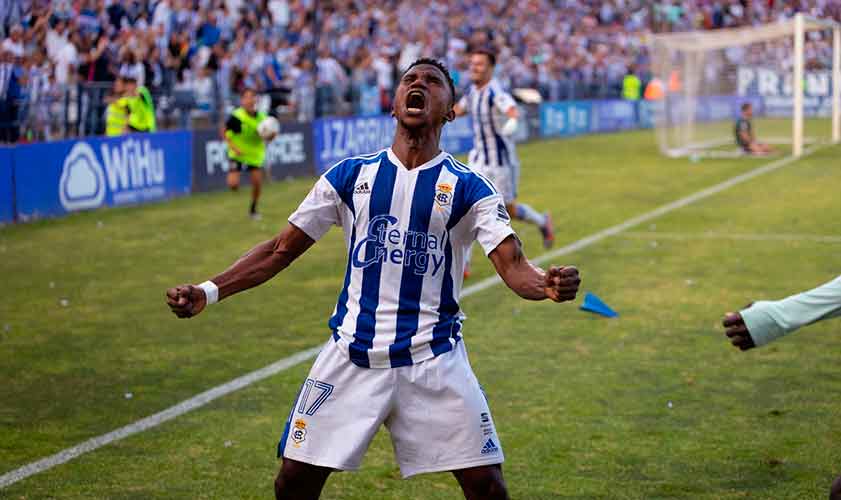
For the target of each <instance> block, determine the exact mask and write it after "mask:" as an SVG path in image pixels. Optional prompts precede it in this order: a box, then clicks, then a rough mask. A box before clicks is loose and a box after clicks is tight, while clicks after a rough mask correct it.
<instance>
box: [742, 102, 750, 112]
mask: <svg viewBox="0 0 841 500" xmlns="http://www.w3.org/2000/svg"><path fill="white" fill-rule="evenodd" d="M750 107H751V103H749V102H743V103H742V111H747V110H748V109H750Z"/></svg>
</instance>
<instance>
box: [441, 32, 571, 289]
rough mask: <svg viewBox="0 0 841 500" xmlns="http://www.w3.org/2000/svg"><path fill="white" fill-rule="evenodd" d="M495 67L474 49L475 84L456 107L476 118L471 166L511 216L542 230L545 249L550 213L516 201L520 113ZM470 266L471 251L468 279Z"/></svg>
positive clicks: (550, 238) (483, 51) (490, 56)
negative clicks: (516, 135)
mask: <svg viewBox="0 0 841 500" xmlns="http://www.w3.org/2000/svg"><path fill="white" fill-rule="evenodd" d="M495 67H496V55H495V53H494V52H493V50H491V49H488V48H474V49H472V50H471V54H470V80H471V82H472V85H471V86H470V88H469V90H468V91H467V93H466V94H464V96H462V98H461V99H459V101H458V103H457V104H456V105H455V107H454V108H453V111H455V114H456V116H464V115H467V114H470V115H473V149H472V150H471V151H470V155H469V157H468V164H469V165H470V168H473V169H475V170H477V171H478V172H480V173H481V174H482V175H484V176H485V177H487V178H488V179H490V180H491V181H492V182H493V183H494V185H496V187H497V189H498V190H499V191H500V193H501V194H502V197H503V198H504V199H505V206H506V208H507V209H508V213H510V214H513V215H514V218H516V219H518V220H522V221H526V222H530V223H532V224H534V225H536V226H537V227H538V229H540V233H541V234H542V235H543V246H544V247H545V248H549V247H551V246H552V243H553V242H554V240H555V232H554V229H553V227H552V218H551V217H550V216H549V212H544V213H540V212H538V211H537V210H535V209H534V208H532V207H531V206H530V205H527V204H525V203H519V202H517V188H518V186H519V183H520V160H519V159H518V158H517V151H516V150H515V146H514V140H513V136H514V133H515V132H516V131H517V125H518V119H519V111H518V110H517V105H516V103H515V102H514V99H513V98H512V97H511V95H510V94H508V93H507V92H505V90H504V89H503V88H502V86H501V85H500V84H499V82H497V81H496V79H494V77H493V73H494V68H495ZM469 267H470V253H469V252H468V254H467V263H466V264H465V277H467V275H468V274H469Z"/></svg>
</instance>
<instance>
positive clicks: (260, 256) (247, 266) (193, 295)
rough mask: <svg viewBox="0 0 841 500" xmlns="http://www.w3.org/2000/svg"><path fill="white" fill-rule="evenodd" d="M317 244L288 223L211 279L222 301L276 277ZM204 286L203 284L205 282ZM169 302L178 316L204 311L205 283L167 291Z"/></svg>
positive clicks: (188, 316)
mask: <svg viewBox="0 0 841 500" xmlns="http://www.w3.org/2000/svg"><path fill="white" fill-rule="evenodd" d="M313 243H315V240H313V239H312V238H310V237H309V236H308V235H307V233H305V232H304V231H302V230H300V229H298V228H297V227H295V226H294V225H293V224H289V225H288V226H286V228H285V229H284V230H283V231H282V232H281V233H280V234H279V235H277V236H276V237H274V238H272V239H270V240H268V241H265V242H263V243H260V244H259V245H257V246H255V247H254V248H252V249H251V250H249V251H248V253H246V254H245V255H243V256H242V257H240V258H239V259H238V260H237V261H236V262H234V264H233V265H232V266H231V267H229V268H228V269H227V270H226V271H225V272H223V273H222V274H220V275H218V276H216V277H215V278H213V279H212V280H211V282H212V285H211V286H215V287H216V288H218V292H216V293H218V296H217V297H210V302H211V303H212V302H216V301H217V300H222V299H224V298H225V297H228V296H231V295H233V294H235V293H238V292H242V291H243V290H248V289H249V288H254V287H255V286H257V285H260V284H261V283H264V282H266V281H268V280H270V279H271V278H273V277H274V276H275V275H276V274H277V273H279V272H280V271H282V270H284V269H285V268H287V267H288V266H289V264H291V263H292V261H294V260H295V259H297V258H298V257H300V256H301V254H303V253H304V252H306V251H307V249H308V248H309V247H311V246H312V245H313ZM203 285H204V284H203ZM166 303H167V304H168V305H169V308H170V309H171V310H172V312H173V313H175V315H176V316H178V317H179V318H191V317H193V316H195V315H197V314H199V313H200V312H202V310H204V308H205V307H206V306H207V303H208V296H207V292H206V288H205V287H204V286H195V285H180V286H177V287H174V288H170V289H169V290H167V291H166Z"/></svg>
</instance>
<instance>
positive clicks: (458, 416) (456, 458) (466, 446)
mask: <svg viewBox="0 0 841 500" xmlns="http://www.w3.org/2000/svg"><path fill="white" fill-rule="evenodd" d="M383 424H385V426H386V428H388V430H389V433H390V434H391V442H392V445H393V446H394V454H395V456H396V458H397V463H398V464H399V465H400V472H401V473H402V475H403V477H404V478H405V477H409V476H413V475H415V474H421V473H425V472H441V471H451V470H458V469H466V468H468V467H476V466H481V465H491V464H499V463H502V461H503V459H504V458H503V455H502V446H501V445H500V442H499V437H498V436H497V434H496V428H495V427H494V423H493V418H492V417H491V412H490V410H489V409H488V402H487V400H486V399H485V395H484V393H483V392H482V389H481V387H479V381H478V380H477V379H476V376H475V375H474V374H473V370H472V369H471V368H470V363H469V362H468V360H467V351H466V350H465V348H464V342H459V343H458V345H456V347H455V348H454V349H453V350H452V351H450V352H447V353H444V354H441V355H440V356H437V357H435V358H431V359H428V360H426V361H423V362H421V363H418V364H416V365H410V366H402V367H399V368H361V367H359V366H356V365H355V364H353V363H352V362H351V361H350V360H349V359H348V358H347V356H346V354H344V353H342V351H341V350H340V349H339V348H338V346H336V344H335V342H334V341H333V340H329V341H328V343H327V344H326V345H325V346H324V348H323V349H322V350H321V353H320V354H319V355H318V358H317V359H316V360H315V363H314V364H313V366H312V369H311V370H310V373H309V377H307V379H306V381H305V382H304V385H303V386H302V388H301V391H300V393H299V394H298V397H297V398H296V400H295V406H294V407H293V408H292V411H291V412H290V415H289V419H288V420H287V421H286V427H285V429H284V431H283V436H282V437H281V438H280V442H279V443H278V450H277V451H278V456H281V455H282V456H284V457H286V458H290V459H292V460H298V461H300V462H306V463H309V464H313V465H319V466H322V467H330V468H332V469H338V470H354V469H358V468H359V465H360V463H361V462H362V457H363V455H364V454H365V452H366V451H367V449H368V446H369V444H370V443H371V439H373V437H374V435H375V434H376V433H377V431H378V430H379V428H380V426H381V425H383Z"/></svg>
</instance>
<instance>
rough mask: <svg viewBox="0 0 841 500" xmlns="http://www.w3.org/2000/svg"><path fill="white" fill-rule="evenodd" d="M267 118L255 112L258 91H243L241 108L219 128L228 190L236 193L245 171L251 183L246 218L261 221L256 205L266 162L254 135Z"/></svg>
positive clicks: (262, 143)
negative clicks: (225, 147) (225, 150)
mask: <svg viewBox="0 0 841 500" xmlns="http://www.w3.org/2000/svg"><path fill="white" fill-rule="evenodd" d="M266 118H267V115H266V114H265V113H261V112H259V111H257V91H255V90H254V89H249V88H247V89H245V90H244V91H243V93H242V95H241V96H240V107H238V108H237V109H235V110H234V111H233V112H232V113H231V115H230V116H229V117H228V119H227V120H226V121H225V126H224V127H222V130H221V131H220V135H221V136H222V140H224V141H225V143H226V144H227V145H228V159H229V160H230V162H231V163H230V166H229V167H228V179H227V181H228V187H229V188H231V190H232V191H236V190H237V189H239V175H240V172H242V171H243V170H248V174H249V176H250V180H251V208H250V209H249V215H250V216H251V218H252V219H254V220H259V219H260V214H259V212H257V201H258V200H259V199H260V188H261V187H262V185H263V162H264V161H265V159H266V144H265V143H264V142H263V140H264V139H263V138H261V137H260V134H258V133H257V127H259V126H260V122H262V121H263V120H265V119H266Z"/></svg>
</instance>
